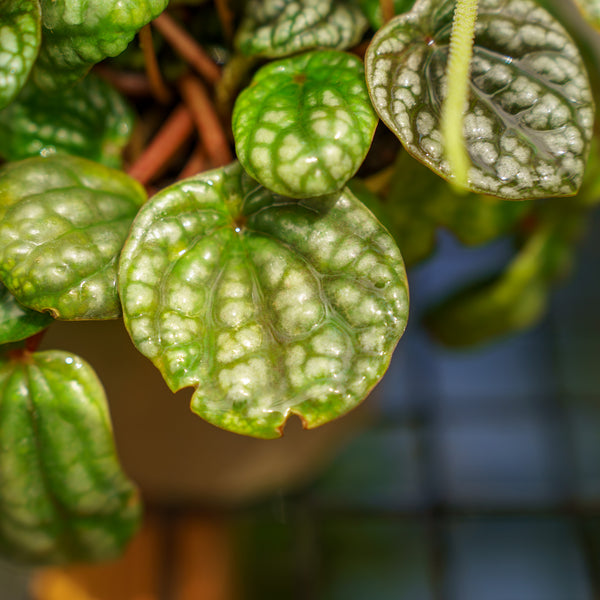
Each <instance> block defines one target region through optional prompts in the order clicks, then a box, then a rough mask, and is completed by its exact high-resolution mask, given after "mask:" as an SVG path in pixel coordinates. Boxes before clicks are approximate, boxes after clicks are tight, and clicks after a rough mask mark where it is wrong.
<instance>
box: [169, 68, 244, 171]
mask: <svg viewBox="0 0 600 600" xmlns="http://www.w3.org/2000/svg"><path fill="white" fill-rule="evenodd" d="M179 89H180V91H181V95H182V97H183V100H184V101H185V103H186V105H187V106H188V108H189V109H190V112H191V113H192V118H193V119H194V123H195V124H196V129H197V130H198V133H199V135H200V139H201V140H202V144H203V147H204V149H205V150H206V154H207V155H208V158H209V159H210V162H211V165H212V166H213V167H215V168H216V167H222V166H223V165H227V164H229V163H230V162H231V161H232V160H233V154H232V152H231V148H230V147H229V142H228V141H227V136H226V135H225V131H224V130H223V125H222V124H221V121H220V120H219V116H218V115H217V111H216V110H215V107H214V105H213V103H212V102H211V99H210V97H209V95H208V92H207V91H206V89H205V88H204V86H203V85H202V83H200V81H198V79H197V78H196V77H194V76H192V75H185V76H184V77H182V78H181V79H180V80H179Z"/></svg>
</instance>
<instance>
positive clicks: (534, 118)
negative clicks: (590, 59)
mask: <svg viewBox="0 0 600 600" xmlns="http://www.w3.org/2000/svg"><path fill="white" fill-rule="evenodd" d="M453 9H454V1H453V0H443V1H442V2H437V1H435V0H418V1H417V2H416V4H415V6H414V7H413V9H412V11H411V12H410V13H407V14H405V15H401V16H399V17H396V18H395V19H393V20H392V21H390V22H389V23H388V24H387V25H386V26H385V27H384V28H382V29H381V30H380V31H379V32H378V34H377V35H376V36H375V38H374V39H373V42H372V43H371V45H370V47H369V49H368V51H367V55H366V59H365V61H366V62H365V66H366V72H367V83H368V85H369V87H370V93H371V98H372V100H373V103H374V105H375V108H376V110H377V112H378V113H379V116H380V117H381V118H382V120H383V121H384V122H385V123H386V124H387V125H388V127H390V129H392V131H394V133H395V134H396V135H397V136H398V137H399V139H400V140H401V141H402V143H403V144H404V146H405V148H406V149H407V150H408V151H409V152H410V153H411V154H413V156H415V157H416V158H417V159H419V160H420V161H422V162H423V163H425V164H426V165H427V166H429V167H430V168H431V169H433V170H434V171H435V172H436V173H438V174H440V175H442V176H443V177H445V178H447V179H451V178H452V174H451V173H450V172H449V167H448V163H447V161H446V159H445V157H444V151H443V141H442V137H441V133H440V123H439V120H440V112H441V105H442V102H443V99H444V97H445V92H444V90H445V86H446V85H448V82H447V81H446V77H445V70H446V63H447V59H448V52H449V47H448V42H449V34H450V29H451V22H452V14H453ZM471 68H472V72H471V96H470V101H469V104H468V107H467V113H466V115H465V120H464V136H465V142H466V145H467V150H468V152H469V155H470V159H471V161H472V166H471V168H470V170H469V185H470V188H471V189H472V190H473V191H477V192H483V193H489V194H493V195H496V196H500V197H503V198H509V199H521V198H532V197H545V196H549V195H556V196H563V195H571V194H574V193H575V192H576V191H577V189H578V187H579V185H580V183H581V179H582V176H583V171H584V166H585V161H586V157H587V153H588V149H589V142H590V139H591V136H592V125H593V120H594V110H593V101H592V96H591V91H590V86H589V82H588V78H587V74H586V72H585V69H584V66H583V62H582V60H581V57H580V55H579V52H578V50H577V47H576V46H575V44H574V43H573V41H572V40H571V38H570V37H569V36H568V34H567V33H566V31H565V30H564V29H563V27H562V26H561V25H560V24H559V23H558V22H557V21H556V20H555V19H554V18H553V17H552V16H551V15H550V14H549V13H547V12H546V11H545V10H544V9H543V8H541V7H540V6H538V5H537V4H536V3H535V2H533V0H481V2H480V3H479V16H478V21H477V25H476V37H475V46H474V54H473V61H472V65H471Z"/></svg>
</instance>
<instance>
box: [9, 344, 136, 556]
mask: <svg viewBox="0 0 600 600" xmlns="http://www.w3.org/2000/svg"><path fill="white" fill-rule="evenodd" d="M139 516H140V507H139V502H138V498H137V492H136V490H135V488H134V486H133V485H132V484H131V482H130V481H129V480H128V479H127V478H126V477H125V475H124V474H123V472H122V471H121V468H120V465H119V462H118V459H117V456H116V452H115V447H114V442H113V438H112V428H111V424H110V418H109V415H108V409H107V405H106V399H105V396H104V390H103V389H102V386H101V385H100V382H99V381H98V379H97V377H96V375H95V373H94V372H93V370H92V369H91V367H90V366H89V365H88V364H87V363H85V362H84V361H82V360H81V359H80V358H78V357H76V356H74V355H71V354H68V353H66V352H59V351H48V352H40V353H35V354H25V355H24V356H23V357H21V359H6V358H5V359H4V360H2V361H0V550H1V551H2V554H4V555H6V556H9V557H10V558H11V559H19V560H26V561H30V562H34V563H59V562H67V561H71V562H72V561H77V562H80V561H88V560H100V559H106V558H111V557H114V556H115V555H117V554H118V553H119V552H120V551H121V550H122V549H123V547H124V545H125V543H126V542H127V541H128V540H129V538H130V537H131V535H132V534H133V533H134V531H135V529H136V528H137V525H138V521H139Z"/></svg>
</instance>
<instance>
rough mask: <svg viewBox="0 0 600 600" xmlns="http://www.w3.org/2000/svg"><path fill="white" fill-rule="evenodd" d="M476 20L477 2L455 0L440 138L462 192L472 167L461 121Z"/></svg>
mask: <svg viewBox="0 0 600 600" xmlns="http://www.w3.org/2000/svg"><path fill="white" fill-rule="evenodd" d="M476 21H477V0H458V1H457V4H456V8H455V10H454V21H453V23H452V35H451V38H450V58H449V60H448V69H447V72H446V77H447V80H448V92H447V95H446V99H445V100H444V104H443V106H442V135H443V137H444V145H445V152H446V158H447V160H448V163H449V165H450V172H451V173H452V175H453V182H454V184H455V185H456V186H457V187H458V188H463V189H464V188H466V187H467V186H468V177H469V166H470V164H471V161H470V159H469V155H468V153H467V150H466V147H465V141H464V137H463V122H464V113H465V106H466V104H467V101H468V99H469V83H470V78H469V75H470V73H469V71H470V66H471V57H472V55H473V40H474V38H475V22H476Z"/></svg>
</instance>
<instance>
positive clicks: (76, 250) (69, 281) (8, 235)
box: [0, 154, 146, 320]
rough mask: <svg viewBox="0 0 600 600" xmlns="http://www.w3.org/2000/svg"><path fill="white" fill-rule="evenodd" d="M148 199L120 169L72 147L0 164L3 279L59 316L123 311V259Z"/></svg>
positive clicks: (32, 303) (28, 301) (22, 298)
mask: <svg viewBox="0 0 600 600" xmlns="http://www.w3.org/2000/svg"><path fill="white" fill-rule="evenodd" d="M145 199H146V194H145V192H144V190H143V188H142V187H141V186H140V185H139V183H138V182H137V181H135V180H134V179H132V178H131V177H129V176H128V175H126V174H125V173H123V172H121V171H117V170H115V169H110V168H108V167H104V166H103V165H100V164H98V163H94V162H91V161H88V160H86V159H83V158H77V157H75V156H69V155H66V154H63V155H55V156H52V157H49V158H29V159H25V160H23V161H20V162H14V163H8V164H7V165H5V166H4V167H3V168H2V169H0V280H2V282H3V283H4V285H5V286H6V287H7V288H8V289H9V290H10V292H11V293H12V294H13V295H14V296H15V297H16V298H17V300H18V301H19V302H20V303H21V304H23V305H24V306H26V307H28V308H31V309H33V310H37V311H40V312H43V311H47V312H50V313H51V314H52V316H54V317H56V318H58V319H67V320H75V319H112V318H116V317H118V316H119V315H120V312H121V311H120V304H119V299H118V295H117V289H116V276H117V258H118V255H119V252H120V251H121V248H122V246H123V243H124V241H125V237H126V235H127V232H128V230H129V226H130V225H131V222H132V220H133V217H134V216H135V214H136V213H137V211H138V209H139V207H140V206H141V204H143V202H144V201H145Z"/></svg>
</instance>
